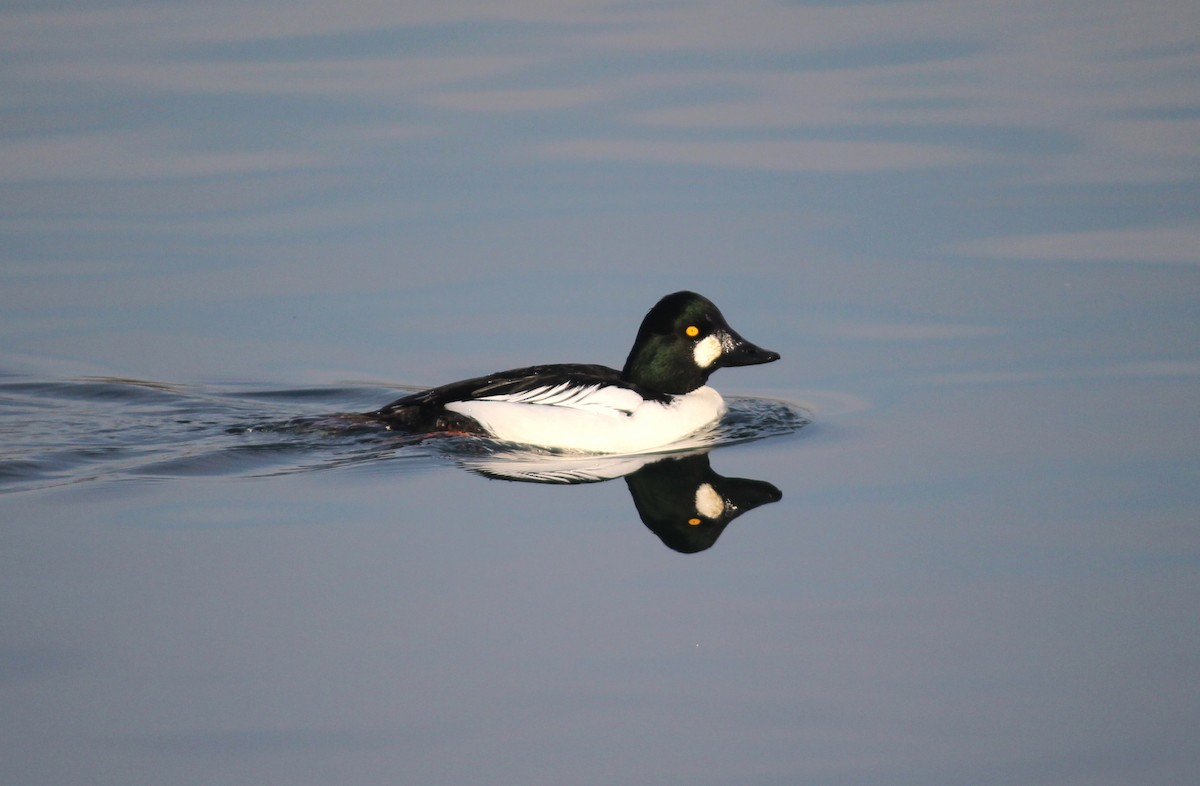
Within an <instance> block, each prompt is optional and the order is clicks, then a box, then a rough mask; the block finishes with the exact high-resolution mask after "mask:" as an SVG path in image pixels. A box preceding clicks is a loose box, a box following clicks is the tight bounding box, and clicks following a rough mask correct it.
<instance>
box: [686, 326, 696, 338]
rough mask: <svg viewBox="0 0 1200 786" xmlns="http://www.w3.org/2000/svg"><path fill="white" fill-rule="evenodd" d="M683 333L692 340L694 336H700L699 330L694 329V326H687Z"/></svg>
mask: <svg viewBox="0 0 1200 786" xmlns="http://www.w3.org/2000/svg"><path fill="white" fill-rule="evenodd" d="M683 332H684V333H687V334H688V335H689V336H691V337H692V338H695V337H696V336H698V335H700V328H698V327H696V326H695V325H688V326H687V329H685V330H684V331H683Z"/></svg>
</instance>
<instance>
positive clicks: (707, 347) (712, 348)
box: [692, 336, 721, 368]
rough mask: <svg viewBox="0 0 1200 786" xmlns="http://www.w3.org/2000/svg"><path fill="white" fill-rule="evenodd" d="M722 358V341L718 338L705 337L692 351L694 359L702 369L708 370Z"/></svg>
mask: <svg viewBox="0 0 1200 786" xmlns="http://www.w3.org/2000/svg"><path fill="white" fill-rule="evenodd" d="M719 357H721V340H720V339H719V338H717V337H716V336H705V337H704V338H703V339H701V340H700V341H699V342H697V344H696V348H695V349H693V350H692V358H694V359H695V361H696V365H697V366H699V367H700V368H708V367H709V366H711V365H712V364H713V361H715V360H716V359H717V358H719Z"/></svg>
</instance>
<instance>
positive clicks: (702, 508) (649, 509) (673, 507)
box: [625, 454, 783, 554]
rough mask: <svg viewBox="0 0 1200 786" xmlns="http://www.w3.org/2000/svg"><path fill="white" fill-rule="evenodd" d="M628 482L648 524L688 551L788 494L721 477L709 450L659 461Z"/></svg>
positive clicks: (766, 485) (674, 546)
mask: <svg viewBox="0 0 1200 786" xmlns="http://www.w3.org/2000/svg"><path fill="white" fill-rule="evenodd" d="M625 482H626V483H627V484H628V485H629V493H630V494H631V495H632V496H633V504H634V506H635V507H636V508H637V511H638V515H639V516H641V518H642V521H643V522H644V523H645V525H646V526H647V527H649V528H650V530H651V531H652V532H653V533H654V534H655V535H658V537H659V538H660V539H661V540H662V542H663V543H664V544H666V545H667V546H668V547H669V548H672V549H674V550H675V551H679V552H682V553H684V554H694V553H696V552H698V551H704V550H705V549H707V548H710V547H711V546H712V545H713V544H714V543H716V541H717V538H718V537H720V535H721V532H722V531H723V530H724V529H725V526H726V525H727V524H729V522H731V521H733V520H734V519H735V518H737V517H738V516H740V515H741V514H743V513H745V512H746V511H748V510H752V509H753V508H756V507H758V506H759V505H765V504H767V503H770V502H777V501H779V500H780V499H781V498H782V497H783V493H782V492H780V490H779V489H777V488H775V487H774V486H772V485H771V484H770V483H766V482H764V481H761V480H748V479H746V478H726V477H723V476H721V475H718V474H717V473H716V472H713V470H712V468H711V467H710V466H709V461H708V455H707V454H699V455H690V456H684V457H682V458H666V459H662V460H661V461H656V462H655V463H653V464H648V465H646V466H644V467H642V468H641V469H639V470H638V471H637V472H634V473H633V474H631V475H627V476H626V477H625Z"/></svg>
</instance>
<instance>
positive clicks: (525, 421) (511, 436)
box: [446, 385, 725, 453]
mask: <svg viewBox="0 0 1200 786" xmlns="http://www.w3.org/2000/svg"><path fill="white" fill-rule="evenodd" d="M446 409H448V410H450V411H451V412H457V413H459V414H462V415H466V416H468V417H470V418H473V419H474V420H476V421H477V422H478V423H479V424H480V425H481V426H483V427H484V428H485V429H487V430H488V431H489V432H490V433H491V434H492V435H493V436H495V437H496V438H497V439H502V440H505V441H508V442H520V443H523V444H527V445H539V446H541V447H548V448H562V449H566V450H580V451H587V452H590V453H638V452H641V451H647V450H654V449H656V448H661V447H665V446H667V445H670V444H671V443H673V442H676V441H678V440H680V439H682V438H684V437H686V436H688V435H689V434H692V433H694V432H696V431H698V430H700V429H702V428H704V427H705V426H708V425H711V424H712V423H715V422H716V421H717V420H719V419H720V417H721V416H722V415H723V414H725V402H724V400H723V399H722V398H721V394H720V393H718V392H717V391H715V390H713V389H712V388H710V387H707V386H705V387H701V388H697V389H696V390H693V391H692V392H691V393H688V394H686V395H683V396H674V397H672V398H671V400H670V401H669V402H667V403H659V402H657V401H646V400H645V399H643V398H642V397H641V396H640V395H639V394H638V393H637V392H635V391H632V390H629V389H627V388H620V387H610V386H599V385H593V386H589V387H584V388H571V387H568V386H565V385H559V386H556V387H546V388H538V389H535V390H530V391H527V392H524V393H519V394H513V395H506V396H489V397H486V398H480V399H474V400H471V401H456V402H452V403H450V404H447V405H446Z"/></svg>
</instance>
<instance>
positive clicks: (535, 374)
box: [368, 363, 667, 430]
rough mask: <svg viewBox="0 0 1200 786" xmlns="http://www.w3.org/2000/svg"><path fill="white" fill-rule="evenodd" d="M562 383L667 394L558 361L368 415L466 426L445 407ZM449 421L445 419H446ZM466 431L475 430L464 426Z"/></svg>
mask: <svg viewBox="0 0 1200 786" xmlns="http://www.w3.org/2000/svg"><path fill="white" fill-rule="evenodd" d="M563 383H567V384H570V385H572V386H586V385H612V386H616V387H623V388H627V389H629V390H634V391H637V392H638V393H639V394H640V395H642V396H644V397H646V398H650V399H656V400H665V399H666V398H667V397H666V396H662V395H658V394H654V393H650V392H649V391H646V390H644V389H643V388H641V387H639V386H637V385H634V384H633V383H631V382H628V381H626V380H624V379H622V378H621V373H620V372H619V371H617V370H616V369H613V368H609V367H608V366H599V365H588V364H581V363H556V364H552V365H544V366H528V367H526V368H516V369H512V370H511V371H498V372H496V373H495V374H488V375H487V376H484V377H475V378H473V379H464V380H462V381H461V382H451V383H450V384H448V385H442V386H440V387H436V388H430V389H429V390H424V391H421V392H420V393H413V394H412V395H409V396H405V397H403V398H399V399H396V400H395V401H393V402H392V403H390V404H388V405H387V406H386V407H383V408H381V409H378V410H376V411H375V412H370V413H368V415H369V416H370V417H373V418H377V419H379V420H383V421H386V422H388V423H392V424H397V425H402V426H406V427H409V428H445V427H459V428H463V427H465V426H468V425H469V424H464V423H460V422H450V421H451V420H453V419H455V418H458V419H462V418H463V416H461V415H455V414H454V413H447V412H446V411H445V410H444V409H443V407H444V406H445V405H446V404H449V403H451V402H453V401H465V400H468V399H475V398H483V397H485V396H505V395H512V394H516V393H524V392H528V391H531V390H536V389H538V388H546V387H553V386H555V385H561V384H563ZM443 421H446V422H443ZM464 430H472V429H470V428H464Z"/></svg>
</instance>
